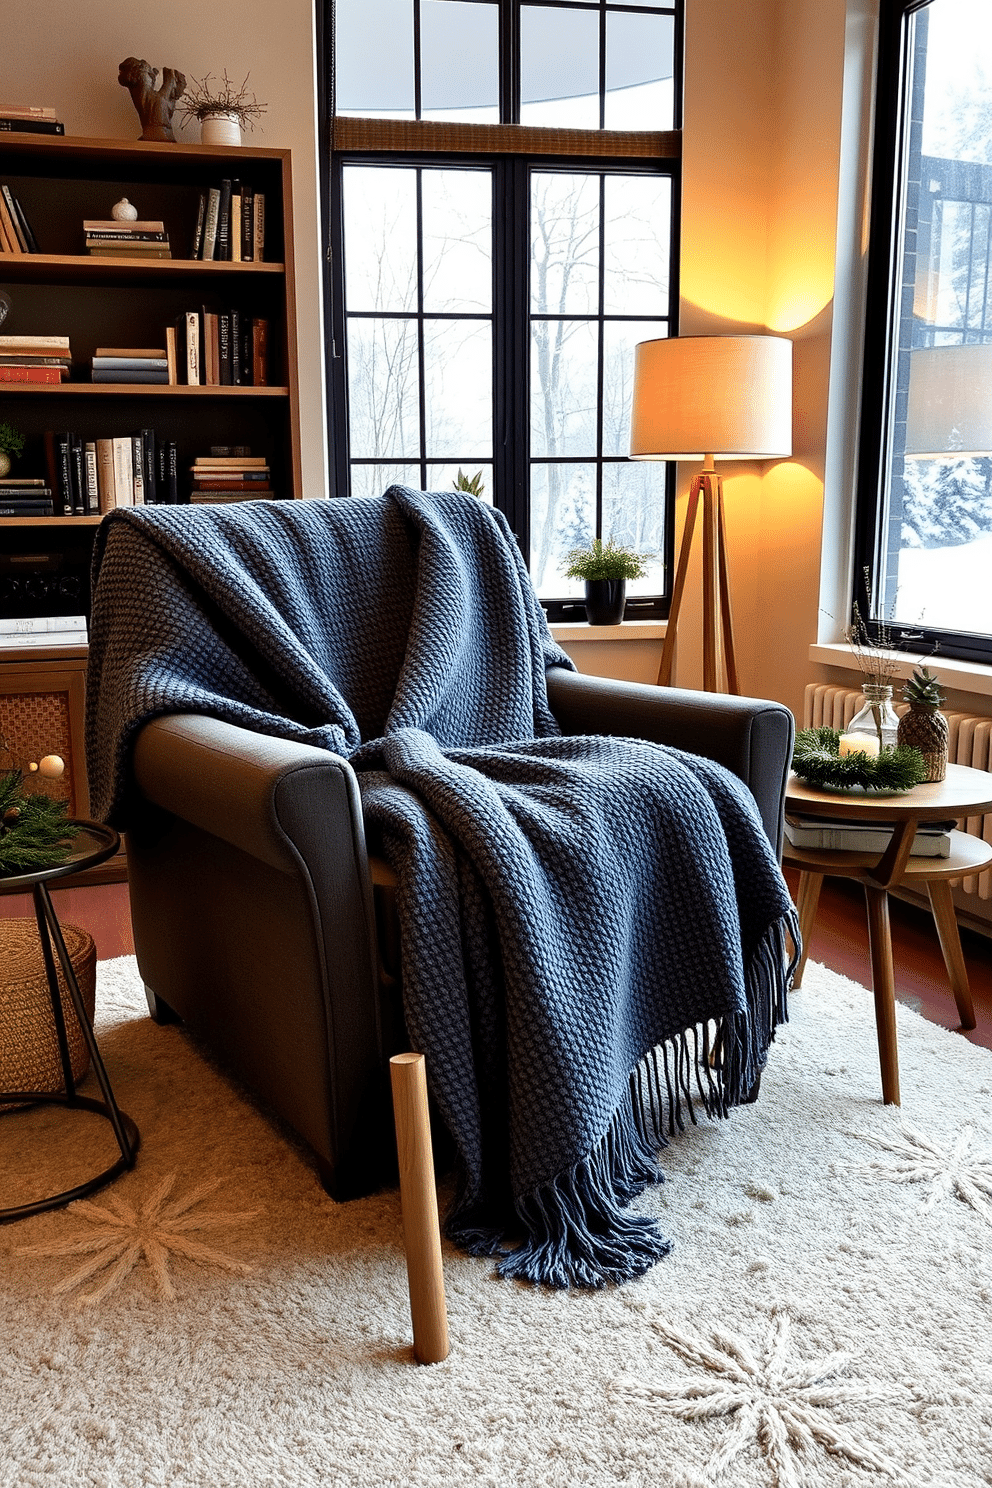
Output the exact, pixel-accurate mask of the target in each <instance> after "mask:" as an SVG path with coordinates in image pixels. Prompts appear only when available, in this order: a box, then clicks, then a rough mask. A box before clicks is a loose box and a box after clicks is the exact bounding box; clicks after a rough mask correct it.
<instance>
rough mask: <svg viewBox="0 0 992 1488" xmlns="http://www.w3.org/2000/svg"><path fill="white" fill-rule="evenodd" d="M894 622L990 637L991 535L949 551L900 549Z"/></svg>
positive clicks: (943, 549)
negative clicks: (970, 632) (962, 631)
mask: <svg viewBox="0 0 992 1488" xmlns="http://www.w3.org/2000/svg"><path fill="white" fill-rule="evenodd" d="M894 618H895V620H896V621H897V622H899V623H901V624H903V625H907V624H918V625H935V626H939V627H940V628H941V629H944V630H967V631H973V632H975V633H977V634H978V635H992V533H988V534H985V535H984V536H982V537H979V538H976V539H975V540H974V542H969V543H959V544H958V545H957V546H956V547H953V548H903V550H902V552H901V553H900V554H899V592H898V595H897V597H896V604H895V611H894Z"/></svg>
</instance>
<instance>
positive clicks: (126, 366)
mask: <svg viewBox="0 0 992 1488" xmlns="http://www.w3.org/2000/svg"><path fill="white" fill-rule="evenodd" d="M91 375H92V378H93V381H94V382H168V381H169V362H168V358H167V356H166V353H165V347H164V346H98V347H97V349H96V351H95V352H94V353H93V366H92V374H91Z"/></svg>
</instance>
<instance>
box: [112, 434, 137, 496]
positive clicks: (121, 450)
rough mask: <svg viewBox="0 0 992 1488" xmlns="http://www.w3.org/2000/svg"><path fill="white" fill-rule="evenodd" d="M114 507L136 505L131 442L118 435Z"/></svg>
mask: <svg viewBox="0 0 992 1488" xmlns="http://www.w3.org/2000/svg"><path fill="white" fill-rule="evenodd" d="M114 505H115V506H133V505H134V471H133V469H132V464H131V440H130V437H129V436H126V435H125V436H121V435H118V436H116V437H115V439H114Z"/></svg>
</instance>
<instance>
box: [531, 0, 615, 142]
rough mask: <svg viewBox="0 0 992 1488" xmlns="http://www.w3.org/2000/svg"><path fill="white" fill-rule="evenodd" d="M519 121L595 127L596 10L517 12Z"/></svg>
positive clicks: (535, 8) (542, 8) (536, 7)
mask: <svg viewBox="0 0 992 1488" xmlns="http://www.w3.org/2000/svg"><path fill="white" fill-rule="evenodd" d="M520 97H521V103H520V122H521V124H533V125H545V126H549V127H553V128H558V129H598V128H599V16H598V14H597V12H596V11H594V10H568V9H551V8H549V7H545V6H541V5H523V6H521V8H520Z"/></svg>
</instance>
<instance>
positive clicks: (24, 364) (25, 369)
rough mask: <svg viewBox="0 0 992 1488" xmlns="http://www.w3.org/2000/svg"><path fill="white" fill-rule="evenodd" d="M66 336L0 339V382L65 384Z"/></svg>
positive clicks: (67, 365)
mask: <svg viewBox="0 0 992 1488" xmlns="http://www.w3.org/2000/svg"><path fill="white" fill-rule="evenodd" d="M71 366H72V353H71V352H70V350H69V337H68V336H0V382H41V383H58V382H66V381H67V380H68V377H69V370H70V368H71Z"/></svg>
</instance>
